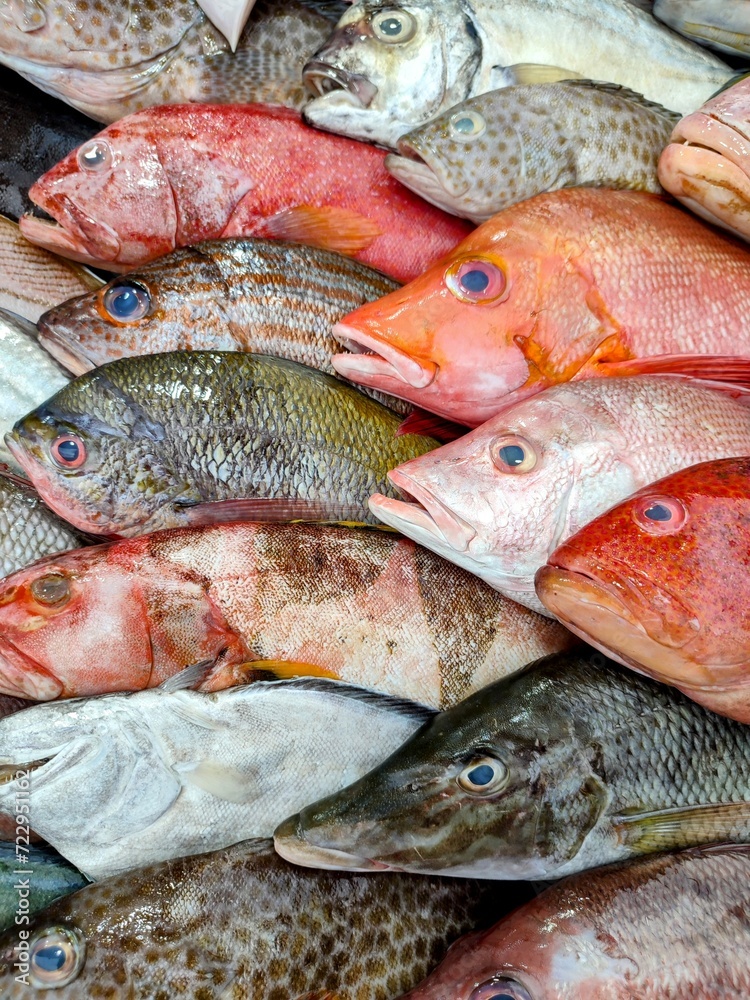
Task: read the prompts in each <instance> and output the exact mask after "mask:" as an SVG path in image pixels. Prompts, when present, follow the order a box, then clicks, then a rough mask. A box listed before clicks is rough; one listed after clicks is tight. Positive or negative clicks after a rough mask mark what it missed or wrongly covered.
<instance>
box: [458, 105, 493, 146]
mask: <svg viewBox="0 0 750 1000" xmlns="http://www.w3.org/2000/svg"><path fill="white" fill-rule="evenodd" d="M449 124H450V130H451V132H452V133H453V138H454V139H460V140H461V142H470V141H471V140H472V139H476V137H477V136H478V135H481V134H482V133H483V132H484V130H485V129H486V128H487V122H486V121H485V119H484V116H483V115H480V114H479V112H478V111H457V112H456V113H455V115H451V117H450V122H449Z"/></svg>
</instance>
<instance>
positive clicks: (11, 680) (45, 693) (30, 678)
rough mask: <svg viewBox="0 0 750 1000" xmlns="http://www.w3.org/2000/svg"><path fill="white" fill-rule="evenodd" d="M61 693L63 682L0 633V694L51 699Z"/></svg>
mask: <svg viewBox="0 0 750 1000" xmlns="http://www.w3.org/2000/svg"><path fill="white" fill-rule="evenodd" d="M62 692H63V685H62V683H61V682H60V681H59V680H58V679H57V678H56V677H53V676H52V674H50V673H49V672H48V671H47V670H45V669H44V667H42V666H40V664H38V663H37V662H36V661H35V660H32V659H31V657H29V656H27V655H26V654H25V653H23V652H21V650H20V649H18V648H17V647H16V646H15V645H14V644H13V643H12V642H11V641H10V639H8V638H7V636H4V635H0V694H7V695H11V696H12V697H14V698H25V699H26V700H31V701H53V700H54V699H55V698H59V697H60V695H61V694H62Z"/></svg>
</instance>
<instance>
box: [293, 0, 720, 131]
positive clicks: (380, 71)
mask: <svg viewBox="0 0 750 1000" xmlns="http://www.w3.org/2000/svg"><path fill="white" fill-rule="evenodd" d="M636 49H637V51H638V52H640V53H643V57H642V58H634V50H636ZM733 73H734V71H733V70H732V69H731V68H730V67H729V66H727V65H726V63H724V62H722V61H721V60H720V59H718V57H716V56H714V55H712V54H711V53H709V52H706V51H705V49H701V48H700V47H699V46H697V45H694V44H693V43H691V42H689V41H687V40H686V39H684V38H681V37H679V36H678V35H675V34H674V32H672V31H670V30H669V29H668V28H666V27H665V26H664V25H662V24H660V23H659V22H658V21H656V20H655V19H654V18H653V17H652V16H651V15H650V14H648V13H647V12H646V11H644V10H641V9H639V8H638V7H636V6H634V5H633V4H630V3H628V2H627V0H590V2H586V3H581V0H473V2H472V3H468V2H467V0H439V2H438V0H407V2H406V3H404V4H403V5H398V6H394V4H393V3H392V2H390V0H358V2H357V3H355V4H353V5H352V6H351V8H350V9H349V10H348V11H347V12H346V13H345V14H344V16H343V17H342V18H341V20H340V21H339V23H338V26H337V28H336V30H335V31H334V33H333V34H332V35H331V37H330V38H329V39H328V41H327V42H326V43H325V45H324V46H323V47H322V48H320V49H319V50H318V51H317V52H316V53H315V55H314V56H313V57H312V59H311V60H310V62H309V63H308V64H307V66H306V67H305V70H304V76H305V81H306V83H307V86H308V88H309V90H310V92H311V93H312V94H313V95H314V100H313V101H311V103H310V104H308V105H307V106H306V107H305V111H304V116H305V118H306V119H307V121H309V122H310V123H311V124H313V125H317V126H318V127H319V128H324V129H328V130H329V131H331V132H339V133H341V134H342V135H347V136H350V137H352V138H355V139H368V140H370V141H373V142H378V143H380V144H382V145H384V146H389V147H390V148H392V149H396V148H397V144H398V140H399V138H400V137H401V136H402V135H404V133H406V132H410V131H412V130H413V129H414V128H417V127H418V126H420V125H423V124H424V123H425V122H427V121H429V120H430V119H432V118H435V117H437V115H439V114H441V113H443V112H444V111H447V110H448V108H451V107H453V106H454V105H456V104H460V103H461V102H462V101H465V100H467V99H468V98H470V97H475V96H476V95H478V94H484V93H486V92H487V91H490V90H497V89H498V88H500V87H507V86H509V85H510V84H514V83H516V84H517V83H535V82H536V83H539V82H545V81H546V82H550V81H552V80H564V79H570V78H572V77H584V78H585V79H589V80H606V81H609V82H611V83H619V84H622V85H623V86H624V87H629V88H630V89H631V90H634V91H635V92H636V93H638V94H643V95H644V96H645V97H646V98H647V99H648V100H650V101H658V102H659V104H663V105H664V106H666V107H668V108H671V109H672V110H674V111H679V112H682V113H686V112H690V111H694V110H695V108H697V107H700V105H701V104H703V102H704V101H706V100H707V99H708V98H709V97H710V96H711V95H712V94H713V93H714V92H715V91H716V90H718V89H719V88H720V87H722V86H723V85H724V84H725V83H726V82H727V81H728V80H729V79H730V78H731V77H732V75H733Z"/></svg>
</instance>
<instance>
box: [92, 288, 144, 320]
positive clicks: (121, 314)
mask: <svg viewBox="0 0 750 1000" xmlns="http://www.w3.org/2000/svg"><path fill="white" fill-rule="evenodd" d="M104 308H105V309H106V310H107V312H108V313H109V315H110V316H111V318H112V319H113V320H115V321H116V322H118V323H133V322H135V321H136V320H139V319H143V317H144V316H145V315H146V314H147V313H148V311H149V309H150V308H151V296H150V295H149V293H148V292H147V290H146V289H145V288H143V287H142V286H141V285H136V284H135V283H128V284H124V283H123V284H119V285H113V286H112V287H111V288H108V289H107V291H106V292H105V293H104Z"/></svg>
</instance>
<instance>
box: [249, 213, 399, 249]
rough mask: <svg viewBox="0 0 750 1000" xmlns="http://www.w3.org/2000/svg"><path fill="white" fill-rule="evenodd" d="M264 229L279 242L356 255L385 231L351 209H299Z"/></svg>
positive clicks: (269, 222)
mask: <svg viewBox="0 0 750 1000" xmlns="http://www.w3.org/2000/svg"><path fill="white" fill-rule="evenodd" d="M263 229H264V230H265V231H266V232H268V233H269V234H270V235H271V236H273V237H274V238H275V239H277V240H291V241H292V242H295V243H306V244H308V245H309V246H315V247H321V248H322V249H323V250H338V251H339V253H344V254H355V253H359V252H360V251H361V250H366V249H367V248H368V247H369V246H370V245H371V244H372V243H373V242H374V241H375V240H376V239H377V238H378V236H382V234H383V230H382V229H381V228H380V226H378V224H377V223H376V222H373V221H372V219H368V218H366V217H365V216H364V215H360V214H359V213H358V212H352V211H351V210H350V209H348V208H335V207H333V206H324V207H323V208H316V207H314V206H312V205H297V206H296V208H290V209H287V211H285V212H279V214H278V215H274V216H272V217H271V218H270V219H266V220H265V223H264V225H263Z"/></svg>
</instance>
